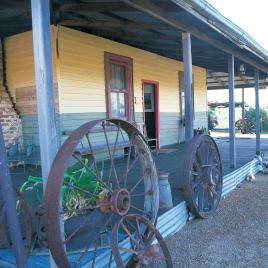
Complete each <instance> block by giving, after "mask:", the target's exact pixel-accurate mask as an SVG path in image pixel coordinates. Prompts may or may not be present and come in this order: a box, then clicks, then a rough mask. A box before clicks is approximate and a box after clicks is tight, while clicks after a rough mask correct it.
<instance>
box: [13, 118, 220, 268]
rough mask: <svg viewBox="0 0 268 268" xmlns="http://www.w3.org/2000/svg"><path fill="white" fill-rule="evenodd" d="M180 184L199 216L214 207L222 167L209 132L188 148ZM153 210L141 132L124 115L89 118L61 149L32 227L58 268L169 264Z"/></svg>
mask: <svg viewBox="0 0 268 268" xmlns="http://www.w3.org/2000/svg"><path fill="white" fill-rule="evenodd" d="M184 189H185V199H186V201H187V204H188V207H189V209H190V210H191V211H192V212H193V213H194V214H195V215H196V216H198V217H201V218H207V217H209V216H210V215H211V214H213V213H214V212H215V210H216V208H217V206H218V204H219V201H220V197H221V190H222V167H221V160H220V155H219V151H218V148H217V145H216V143H215V142H214V141H213V139H212V138H211V137H210V136H208V135H206V134H204V135H198V136H196V137H194V139H193V140H192V142H191V143H190V144H189V146H188V148H187V152H186V157H185V163H184ZM18 200H19V199H18ZM158 208H159V188H158V176H157V170H156V166H155V163H154V160H153V157H152V154H151V151H150V148H149V146H148V144H147V141H146V139H145V138H144V136H143V135H142V134H141V132H140V131H139V130H138V129H137V128H136V127H134V126H133V125H132V124H130V123H128V122H126V121H123V120H119V119H104V120H94V121H90V122H88V123H86V124H84V125H82V126H81V127H79V128H78V129H76V130H74V131H72V132H71V133H70V135H69V137H68V138H67V139H66V140H65V142H64V143H63V145H62V146H61V148H60V150H59V152H58V154H57V156H56V158H55V160H54V162H53V164H52V167H51V170H50V174H49V178H48V182H47V186H46V192H45V197H44V213H43V210H41V212H40V209H39V210H37V211H39V212H40V213H39V214H38V213H35V215H39V218H38V222H39V225H38V224H34V226H39V229H40V228H41V230H42V231H45V234H46V235H45V237H44V234H42V235H40V231H38V232H37V233H38V234H39V236H38V237H40V236H41V237H42V238H41V242H44V243H43V244H42V243H41V245H43V247H44V246H45V245H46V243H47V244H48V248H49V249H50V251H51V254H52V256H53V259H54V260H55V262H56V264H57V265H58V267H115V266H116V267H144V266H146V267H147V266H148V267H172V260H171V256H170V254H169V251H168V249H167V246H166V244H165V241H164V239H163V237H162V236H161V234H160V233H159V231H158V230H157V229H156V227H155V224H156V222H157V215H158ZM35 217H37V216H35ZM40 222H41V223H40ZM43 222H44V224H43ZM40 226H41V227H40ZM33 228H36V227H33ZM32 232H33V233H36V230H33V231H32ZM27 247H29V246H27ZM39 248H42V246H40V244H39Z"/></svg>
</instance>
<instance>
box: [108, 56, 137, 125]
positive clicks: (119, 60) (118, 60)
mask: <svg viewBox="0 0 268 268" xmlns="http://www.w3.org/2000/svg"><path fill="white" fill-rule="evenodd" d="M104 61H105V88H106V103H107V117H108V118H110V117H111V91H112V89H111V87H110V84H111V83H110V81H111V78H110V64H111V63H115V64H121V65H124V66H125V68H126V76H127V77H126V78H127V92H126V95H127V98H126V99H127V100H126V101H127V107H126V108H127V110H126V113H127V118H126V119H127V120H128V121H132V118H133V84H132V59H131V58H128V57H125V56H121V55H117V54H113V53H109V52H104Z"/></svg>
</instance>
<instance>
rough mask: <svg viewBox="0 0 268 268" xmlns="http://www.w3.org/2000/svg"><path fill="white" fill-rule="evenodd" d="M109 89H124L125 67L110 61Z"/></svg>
mask: <svg viewBox="0 0 268 268" xmlns="http://www.w3.org/2000/svg"><path fill="white" fill-rule="evenodd" d="M110 68H111V89H119V90H126V67H125V66H124V65H120V64H114V63H111V65H110Z"/></svg>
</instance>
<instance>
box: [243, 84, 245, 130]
mask: <svg viewBox="0 0 268 268" xmlns="http://www.w3.org/2000/svg"><path fill="white" fill-rule="evenodd" d="M242 130H243V133H245V89H244V88H242Z"/></svg>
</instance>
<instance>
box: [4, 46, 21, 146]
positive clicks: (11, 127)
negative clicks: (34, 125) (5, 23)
mask: <svg viewBox="0 0 268 268" xmlns="http://www.w3.org/2000/svg"><path fill="white" fill-rule="evenodd" d="M3 77H4V75H3V55H2V47H1V43H0V122H1V125H2V129H3V134H4V139H5V145H6V148H9V147H10V145H11V144H14V143H19V144H20V145H22V126H21V119H20V118H19V116H18V115H17V113H16V111H15V110H14V108H13V105H12V102H11V100H10V97H9V96H8V93H7V91H6V88H5V86H4V82H3Z"/></svg>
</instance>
